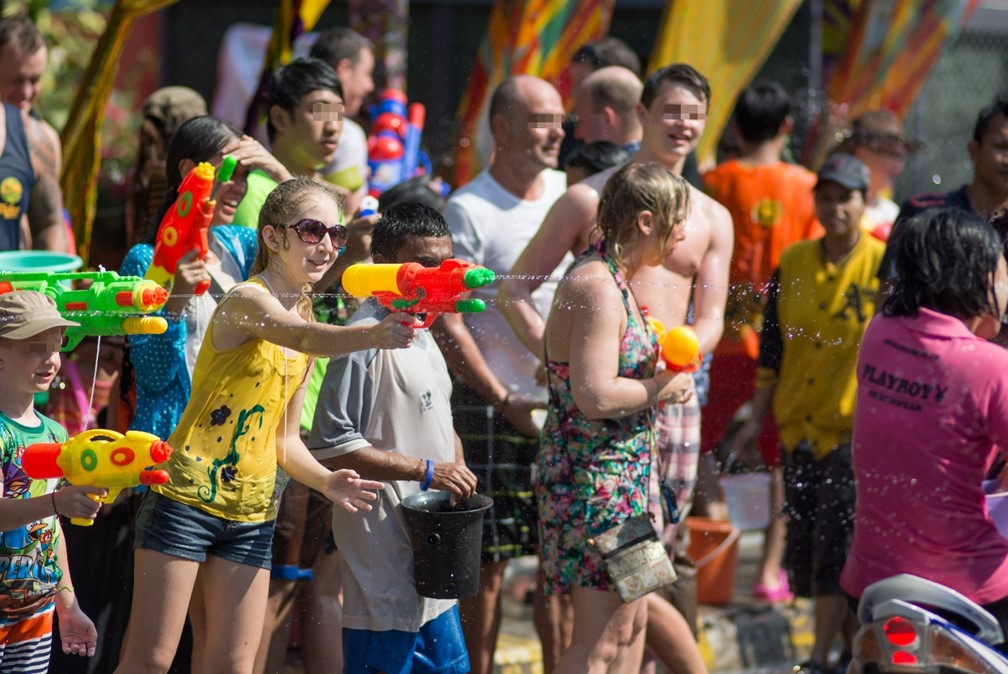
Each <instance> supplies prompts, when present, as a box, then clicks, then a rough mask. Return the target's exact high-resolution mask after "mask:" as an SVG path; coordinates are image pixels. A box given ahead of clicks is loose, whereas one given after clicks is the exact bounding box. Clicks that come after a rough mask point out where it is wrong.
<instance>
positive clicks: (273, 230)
mask: <svg viewBox="0 0 1008 674" xmlns="http://www.w3.org/2000/svg"><path fill="white" fill-rule="evenodd" d="M343 215H344V214H343V202H342V198H341V197H340V196H339V194H338V193H337V192H336V191H335V190H334V189H333V188H332V187H330V186H328V185H324V184H322V183H319V182H317V181H314V180H311V179H309V178H294V179H292V180H289V181H287V182H284V183H281V184H280V185H279V186H278V187H277V188H276V189H275V190H274V191H273V192H272V193H271V194H270V195H269V197H267V199H266V202H265V203H264V204H263V207H262V211H261V212H260V216H259V234H258V240H259V251H258V255H257V258H256V261H255V263H254V265H253V268H252V274H253V275H252V277H251V278H250V279H249V281H247V282H245V283H241V284H239V285H237V286H235V287H234V288H233V289H232V290H231V291H230V292H228V294H227V295H225V296H224V298H223V299H222V300H221V302H220V304H219V305H218V307H217V310H216V312H215V314H214V317H213V319H212V321H211V324H210V327H209V329H208V330H207V335H206V338H205V340H204V342H203V346H202V347H201V349H200V352H199V356H198V357H197V359H196V366H195V368H194V372H193V386H192V397H191V399H190V401H189V403H188V405H187V406H186V409H185V411H184V412H183V414H182V418H181V420H180V421H179V424H178V426H177V427H176V429H175V431H174V432H173V433H172V435H171V437H170V438H169V443H170V444H171V445H172V447H174V448H175V452H174V453H173V455H172V458H171V459H170V461H169V463H168V465H167V470H168V471H169V473H170V475H171V482H170V483H169V484H167V485H163V486H159V487H158V488H157V490H156V491H154V490H151V491H150V492H148V494H147V495H146V496H145V498H144V502H143V505H142V506H141V508H140V512H139V514H138V515H137V530H136V543H135V545H134V547H135V573H134V593H133V608H132V613H131V615H130V623H129V629H128V634H127V639H126V645H125V649H124V654H123V659H122V662H121V663H120V665H119V668H118V669H117V670H116V671H117V672H122V673H127V672H128V673H129V674H133V673H135V672H166V671H167V670H168V668H169V666H170V665H171V662H172V658H173V656H174V653H175V649H176V647H177V645H178V639H179V635H180V634H181V631H182V626H183V623H184V621H185V616H186V612H187V611H188V612H189V616H190V621H191V623H192V627H193V642H194V649H193V651H194V656H193V659H194V662H193V671H203V672H235V673H238V672H241V673H246V672H251V671H252V665H253V660H254V657H255V653H256V648H257V646H258V641H259V636H260V634H261V632H262V623H263V617H264V615H265V613H266V600H267V589H268V583H269V566H270V543H271V541H272V536H273V522H274V518H275V517H276V512H275V509H274V505H273V487H274V478H275V474H276V467H277V466H280V467H281V468H283V470H284V471H286V472H287V473H288V474H289V475H290V476H291V477H292V478H294V479H295V480H298V481H299V482H302V483H304V484H306V485H308V486H309V487H311V488H312V489H315V490H317V491H319V492H321V493H322V494H324V495H325V496H326V497H327V498H329V499H330V500H332V501H333V503H335V504H336V505H338V506H340V507H343V508H345V509H346V510H348V511H350V512H356V511H357V510H358V509H364V510H370V509H371V506H370V504H369V503H368V501H370V500H374V499H375V498H377V494H376V493H375V491H376V490H380V489H381V488H382V483H381V482H374V481H371V480H363V479H361V478H360V476H359V475H358V474H357V473H356V472H354V471H352V470H340V471H336V472H330V471H329V470H328V469H326V468H324V467H323V466H322V465H321V464H319V463H318V462H317V461H316V460H315V459H314V458H313V457H312V456H311V454H310V453H309V452H308V449H307V448H306V447H305V445H304V443H303V441H302V440H301V437H300V434H299V429H298V424H299V420H300V416H301V407H302V404H303V401H304V393H305V384H306V382H307V377H306V373H307V372H308V371H309V365H310V357H311V356H338V355H343V354H347V353H350V352H353V351H357V350H363V349H369V348H404V347H406V346H408V345H409V343H410V341H411V340H412V337H413V330H412V328H411V327H410V325H411V324H412V323H413V319H412V317H411V316H409V315H408V314H402V313H397V314H392V315H391V316H388V317H387V318H386V319H385V320H383V321H382V322H380V323H378V324H377V325H373V326H369V327H363V328H362V327H340V326H332V325H326V324H320V323H315V322H313V320H312V314H311V302H310V300H309V298H308V295H307V291H308V290H309V289H310V288H311V286H312V284H314V283H317V282H319V280H320V279H321V278H322V276H323V274H324V273H325V272H326V270H328V269H329V267H330V266H332V264H333V262H335V260H336V258H337V256H338V255H339V250H340V248H341V247H342V246H343V245H344V244H345V242H346V229H345V228H344V227H343V226H342V224H339V223H342V222H343ZM197 660H198V662H197Z"/></svg>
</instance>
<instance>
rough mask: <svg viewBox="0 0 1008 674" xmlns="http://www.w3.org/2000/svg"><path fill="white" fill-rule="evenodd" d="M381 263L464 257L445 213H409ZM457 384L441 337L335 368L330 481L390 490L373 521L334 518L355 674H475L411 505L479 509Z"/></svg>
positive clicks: (340, 362) (323, 395)
mask: <svg viewBox="0 0 1008 674" xmlns="http://www.w3.org/2000/svg"><path fill="white" fill-rule="evenodd" d="M371 253H372V257H373V258H374V261H375V262H376V263H381V262H386V263H402V262H419V263H420V264H422V265H424V266H425V267H436V266H438V265H439V264H440V263H441V261H442V260H445V259H447V258H450V257H451V255H452V245H451V236H450V233H449V229H448V226H447V225H446V224H445V221H444V219H443V218H442V217H441V215H440V213H438V212H437V211H436V210H434V209H432V208H430V207H428V206H424V205H422V204H418V203H415V202H414V203H410V202H407V203H402V204H398V205H396V206H393V207H392V208H390V209H389V210H388V211H386V212H385V213H383V214H382V219H381V220H380V221H379V222H378V224H377V225H376V226H375V229H374V233H373V236H372V241H371ZM387 314H388V311H387V310H386V309H385V308H384V307H382V306H381V305H380V304H378V302H377V301H376V300H374V299H373V298H372V299H369V300H366V301H365V302H364V303H363V304H362V305H361V307H360V309H358V310H357V312H356V313H355V314H354V315H353V317H351V319H350V321H349V322H348V325H368V324H371V323H374V322H376V321H380V320H381V319H382V318H383V317H384V316H385V315H387ZM450 398H451V379H450V378H449V376H448V368H447V366H446V365H445V361H444V358H443V357H442V355H441V351H440V350H439V349H438V346H437V344H436V343H435V341H434V340H433V339H432V338H431V336H430V333H429V332H428V331H427V330H425V329H423V330H417V331H416V335H415V337H414V340H413V344H412V346H410V348H408V349H399V350H397V351H396V352H394V353H393V352H391V351H381V350H377V349H371V350H368V351H358V352H356V353H352V354H350V355H349V356H345V357H342V358H333V359H332V360H331V361H329V367H328V370H327V371H326V376H325V380H324V381H323V384H322V389H321V391H320V392H319V397H318V405H317V407H316V408H315V422H314V425H313V427H312V433H311V440H310V441H309V447H310V448H311V450H312V453H313V454H314V456H315V457H316V458H317V459H318V460H319V461H321V462H322V463H323V465H325V466H326V467H328V468H330V469H336V467H337V466H339V467H347V468H351V467H352V468H353V469H354V470H356V471H357V472H358V473H360V474H361V475H362V476H366V477H368V478H369V479H374V480H383V481H385V489H384V490H383V492H382V495H381V498H380V499H379V500H378V502H377V504H376V505H375V506H374V509H373V510H372V511H371V512H367V513H357V514H356V515H355V516H354V517H344V516H343V514H342V513H337V512H336V510H339V509H338V508H335V509H333V521H332V524H333V537H334V538H335V539H336V545H337V547H338V548H339V550H340V553H341V554H342V557H341V560H342V561H341V564H342V572H343V593H344V594H343V648H344V667H345V671H348V672H361V673H371V672H399V671H409V669H410V668H411V666H412V665H413V664H416V665H420V663H423V665H425V666H426V667H425V668H424V667H423V666H421V668H422V669H423V671H428V670H436V671H438V672H445V673H446V674H456V673H457V674H463V673H464V672H468V671H469V657H468V653H467V652H466V648H465V641H464V640H463V637H462V627H461V624H460V622H459V616H458V608H457V606H456V602H455V601H454V600H443V599H427V598H424V597H421V596H419V595H418V594H417V593H416V589H415V588H414V585H413V551H412V547H411V545H410V537H409V530H408V528H407V525H406V522H405V519H404V518H403V515H402V508H400V507H399V504H400V502H401V501H402V499H404V498H405V497H407V496H409V495H411V494H415V493H417V492H419V491H420V490H421V489H428V488H430V489H439V490H444V491H449V492H451V493H453V494H455V495H457V496H458V497H460V498H468V497H469V496H471V495H472V494H473V493H475V491H476V476H475V475H474V474H473V473H472V472H471V471H470V470H469V469H468V468H466V466H465V461H464V459H463V457H462V443H461V441H460V440H459V438H458V435H456V433H455V430H454V428H453V426H452V414H451V405H450Z"/></svg>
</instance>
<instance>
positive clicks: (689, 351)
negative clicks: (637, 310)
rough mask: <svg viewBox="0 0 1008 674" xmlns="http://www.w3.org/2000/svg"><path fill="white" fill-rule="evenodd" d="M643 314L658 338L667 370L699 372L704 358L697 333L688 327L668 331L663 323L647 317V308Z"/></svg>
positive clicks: (683, 326) (682, 326) (681, 326)
mask: <svg viewBox="0 0 1008 674" xmlns="http://www.w3.org/2000/svg"><path fill="white" fill-rule="evenodd" d="M643 312H644V317H645V318H646V319H647V321H648V323H649V324H650V325H651V329H652V330H654V332H655V334H656V335H657V336H658V346H659V349H660V351H661V357H662V360H664V361H665V367H666V369H668V370H672V371H674V372H696V371H697V370H699V369H700V365H701V363H702V362H703V356H702V355H700V340H699V339H697V334H696V331H694V330H693V328H691V327H690V326H688V325H680V326H679V327H676V328H672V329H671V330H667V329H666V328H665V325H664V324H663V323H662V322H661V321H659V320H658V319H657V318H652V317H651V316H648V315H647V309H646V308H644V309H643Z"/></svg>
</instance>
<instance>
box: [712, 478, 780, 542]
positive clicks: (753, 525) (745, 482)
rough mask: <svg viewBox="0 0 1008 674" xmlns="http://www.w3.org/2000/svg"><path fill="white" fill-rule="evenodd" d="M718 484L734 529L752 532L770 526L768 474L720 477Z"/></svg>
mask: <svg viewBox="0 0 1008 674" xmlns="http://www.w3.org/2000/svg"><path fill="white" fill-rule="evenodd" d="M718 483H719V484H720V485H721V491H722V493H724V499H725V502H726V503H727V504H728V517H729V518H730V519H731V522H732V524H733V525H734V526H735V528H736V529H738V530H740V531H754V530H757V529H766V528H767V527H768V526H770V473H738V474H735V475H722V476H721V478H720V479H719V480H718Z"/></svg>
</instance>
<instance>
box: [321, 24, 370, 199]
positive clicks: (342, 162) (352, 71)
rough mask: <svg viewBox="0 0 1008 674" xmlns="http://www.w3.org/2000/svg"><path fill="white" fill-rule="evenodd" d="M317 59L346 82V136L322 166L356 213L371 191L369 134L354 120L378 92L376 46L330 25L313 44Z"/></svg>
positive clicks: (344, 94) (329, 179)
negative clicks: (366, 100) (366, 101)
mask: <svg viewBox="0 0 1008 674" xmlns="http://www.w3.org/2000/svg"><path fill="white" fill-rule="evenodd" d="M311 55H312V57H313V58H317V59H321V60H323V61H325V62H326V63H328V64H329V65H330V66H332V69H333V70H335V71H336V76H337V77H338V78H339V81H340V84H342V85H343V99H344V104H345V106H346V110H345V111H344V120H343V135H342V136H341V137H340V144H339V148H337V150H336V155H335V156H334V157H333V159H332V161H330V162H329V164H328V165H327V166H326V167H325V168H324V169H322V175H323V176H324V177H325V179H326V180H328V181H329V182H331V183H332V184H334V185H336V186H337V187H341V188H343V189H345V190H346V196H347V212H349V213H355V212H356V211H357V208H358V207H359V206H360V200H361V199H363V198H364V195H366V194H367V181H368V176H369V169H368V150H367V136H366V135H365V133H364V129H362V128H361V126H360V124H358V123H357V122H356V121H354V120H353V119H351V118H353V117H356V116H357V115H358V114H359V113H360V109H361V106H362V105H363V103H364V99H365V98H367V96H368V94H370V93H371V92H372V91H374V88H375V87H374V80H373V79H372V74H373V72H374V67H375V57H374V45H372V44H371V41H370V40H368V39H367V38H366V37H364V36H363V35H360V34H359V33H356V32H354V31H352V30H350V29H349V28H339V27H337V28H330V29H328V30H326V31H324V32H323V33H322V34H321V35H319V38H318V40H317V41H316V42H315V44H314V45H313V46H312V50H311Z"/></svg>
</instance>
